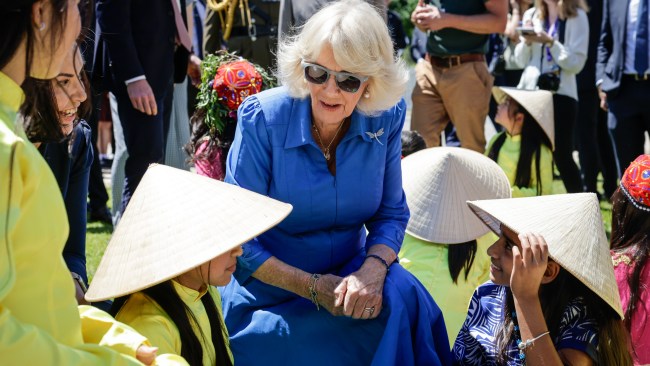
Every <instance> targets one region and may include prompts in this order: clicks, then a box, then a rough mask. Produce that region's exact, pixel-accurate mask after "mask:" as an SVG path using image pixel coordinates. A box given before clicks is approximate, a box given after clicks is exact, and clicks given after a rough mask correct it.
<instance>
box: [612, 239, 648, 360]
mask: <svg viewBox="0 0 650 366" xmlns="http://www.w3.org/2000/svg"><path fill="white" fill-rule="evenodd" d="M631 253H632V251H631V250H626V251H624V252H621V253H616V252H614V251H612V260H613V261H614V273H615V275H616V282H617V283H618V292H619V295H620V296H621V305H622V306H623V311H625V309H627V305H628V304H629V302H630V286H629V284H628V282H627V280H628V278H629V277H630V276H632V273H633V270H634V262H633V260H632V258H633V256H632V254H631ZM648 286H650V264H646V265H645V267H644V268H643V270H642V271H641V277H640V280H639V291H640V300H639V303H638V305H637V309H636V310H635V312H634V314H633V315H632V323H631V328H632V329H631V330H632V332H631V333H632V334H631V336H632V346H633V350H634V352H633V353H632V357H633V358H634V364H635V365H647V364H650V290H648V288H647V287H648Z"/></svg>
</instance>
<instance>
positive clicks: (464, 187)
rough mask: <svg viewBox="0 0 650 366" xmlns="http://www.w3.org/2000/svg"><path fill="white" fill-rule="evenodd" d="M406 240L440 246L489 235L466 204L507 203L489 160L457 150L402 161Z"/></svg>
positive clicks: (505, 188)
mask: <svg viewBox="0 0 650 366" xmlns="http://www.w3.org/2000/svg"><path fill="white" fill-rule="evenodd" d="M402 180H403V186H404V193H405V194H406V202H407V203H408V206H409V209H410V211H411V218H410V220H409V222H408V225H407V227H406V232H407V233H409V234H410V235H412V236H414V237H416V238H419V239H422V240H426V241H429V242H433V243H439V244H458V243H464V242H467V241H470V240H474V239H476V238H478V237H480V236H482V235H485V234H486V233H487V232H489V231H490V229H488V228H487V227H485V225H483V223H482V222H481V220H479V219H478V218H477V217H476V215H474V214H473V213H472V211H471V210H470V209H469V207H467V204H466V203H465V202H466V201H471V200H481V199H497V198H510V192H511V189H510V183H509V182H508V177H507V176H506V174H505V173H504V172H503V169H501V167H499V166H498V165H497V163H495V162H494V161H492V159H490V158H488V157H486V156H484V155H482V154H479V153H477V152H475V151H472V150H468V149H463V148H460V147H434V148H430V149H424V150H420V151H418V152H416V153H414V154H411V155H409V156H407V157H406V158H404V159H403V160H402Z"/></svg>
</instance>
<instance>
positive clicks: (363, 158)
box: [221, 88, 451, 366]
mask: <svg viewBox="0 0 650 366" xmlns="http://www.w3.org/2000/svg"><path fill="white" fill-rule="evenodd" d="M405 113H406V105H405V103H404V101H401V102H400V103H398V104H397V105H396V106H394V107H393V108H391V109H389V110H388V111H385V112H383V113H381V114H380V115H378V116H374V117H369V116H366V115H363V114H361V113H359V112H358V111H355V112H353V113H352V116H351V122H350V128H349V130H348V131H347V133H346V135H345V136H344V137H343V139H342V140H341V142H340V143H339V145H338V147H337V149H336V175H335V176H333V175H332V174H331V173H330V171H329V170H328V168H327V164H326V160H325V158H324V157H323V153H322V152H321V150H320V148H319V147H318V145H317V144H316V142H315V141H314V139H313V137H312V133H311V128H312V127H311V126H312V122H311V102H310V99H309V98H305V99H295V98H292V97H290V96H289V95H288V94H287V91H286V89H284V88H276V89H271V90H267V91H264V92H262V93H260V94H256V95H253V96H251V97H249V98H248V99H246V101H245V102H244V103H243V104H242V105H241V106H240V108H239V112H238V125H237V132H236V134H235V140H234V142H233V144H232V147H231V150H230V153H229V155H228V162H227V168H226V170H227V172H226V182H229V183H232V184H236V185H239V186H241V187H243V188H247V189H249V190H252V191H255V192H258V193H261V194H264V195H268V196H270V197H272V198H275V199H278V200H280V201H284V202H288V203H290V204H292V205H293V211H292V212H291V214H290V215H289V216H288V217H287V218H286V219H285V220H284V221H283V222H282V223H280V224H279V225H278V226H276V227H275V228H273V229H271V230H269V231H267V232H266V233H264V234H262V235H260V236H258V237H257V238H255V239H253V240H251V241H249V242H248V243H246V244H244V246H243V249H244V253H243V255H242V256H241V257H240V258H239V260H238V263H237V271H236V272H235V275H234V278H233V280H232V281H231V282H230V284H228V285H227V286H225V287H224V288H222V289H221V294H222V298H223V312H224V318H225V323H226V326H227V328H228V332H229V333H230V347H231V350H232V352H233V356H234V359H235V363H236V365H238V366H241V365H260V364H265V365H307V364H308V365H407V366H408V365H448V364H450V362H451V354H450V351H449V344H448V340H447V334H446V331H445V325H444V320H443V318H442V314H441V313H440V309H439V308H438V306H437V305H436V304H435V302H434V301H433V299H432V298H431V296H430V295H429V294H428V292H427V291H426V290H425V289H424V287H423V286H422V285H421V284H420V283H419V282H418V281H417V280H416V279H415V277H413V276H412V275H411V274H409V273H408V272H407V271H406V270H404V269H403V268H402V267H401V266H400V265H399V264H396V263H394V264H392V265H391V269H390V271H389V273H388V275H387V277H386V281H385V285H384V292H383V295H384V299H383V310H382V312H381V314H380V316H379V317H377V318H376V319H374V320H355V319H352V318H348V317H345V316H340V317H335V316H332V315H331V314H330V313H329V312H327V310H325V309H321V310H320V311H317V310H316V307H315V305H314V304H312V303H311V301H310V300H308V299H305V298H302V297H300V296H298V295H296V294H294V293H290V292H287V291H285V290H282V289H280V288H277V287H274V286H271V285H268V284H265V283H263V282H261V281H259V280H257V279H255V278H253V277H252V276H251V274H252V273H253V272H254V271H255V270H257V268H258V267H259V266H260V265H261V264H262V263H263V262H264V261H266V260H267V259H268V258H269V257H271V256H275V257H276V258H278V259H279V260H281V261H283V262H285V263H287V264H289V265H291V266H295V267H297V268H300V269H302V270H304V271H307V272H310V273H332V274H336V275H339V276H346V275H348V274H350V273H352V272H354V271H356V270H358V269H359V267H360V266H361V264H362V263H363V260H364V257H365V254H366V252H367V250H368V248H369V247H371V246H372V245H375V244H386V245H388V246H389V247H391V248H393V250H395V252H396V253H398V252H399V249H400V246H401V243H402V239H403V237H404V230H405V227H406V223H407V221H408V218H409V211H408V207H407V206H406V200H405V196H404V192H403V191H402V174H401V162H400V158H401V141H400V133H401V130H402V126H403V124H404V116H405ZM241 222H242V223H243V224H245V222H246V218H241ZM366 229H367V230H368V234H367V235H366Z"/></svg>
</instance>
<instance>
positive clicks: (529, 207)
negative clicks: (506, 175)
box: [467, 193, 623, 319]
mask: <svg viewBox="0 0 650 366" xmlns="http://www.w3.org/2000/svg"><path fill="white" fill-rule="evenodd" d="M467 203H468V205H469V207H470V208H471V209H472V211H474V213H475V214H476V215H477V216H478V217H479V218H480V219H481V220H482V221H483V222H484V223H485V224H486V225H487V226H488V227H489V228H490V229H491V230H492V231H493V232H494V233H495V234H497V235H501V225H504V226H506V227H508V228H509V229H510V230H512V231H514V232H515V233H517V234H519V233H525V232H534V233H538V234H540V235H542V236H543V237H544V239H545V240H546V243H547V244H548V250H549V256H550V257H551V258H552V259H553V260H554V261H555V262H557V263H558V264H560V266H562V268H564V269H565V270H567V271H568V272H569V273H571V274H572V275H573V276H575V277H576V278H577V279H578V280H579V281H580V282H582V283H583V284H585V285H586V286H587V287H588V288H589V289H590V290H591V291H593V292H594V293H596V294H597V295H598V296H599V297H600V298H601V299H603V300H604V301H605V303H607V304H608V305H609V306H610V307H611V308H612V309H613V310H614V311H615V312H616V313H617V314H619V316H620V317H621V319H622V318H623V310H622V307H621V300H620V297H619V293H618V286H617V284H616V277H615V275H614V266H613V264H612V258H611V256H610V252H609V243H608V241H607V237H606V236H605V229H604V225H603V222H602V218H601V214H600V206H599V203H598V199H597V198H596V195H595V194H593V193H575V194H561V195H551V196H540V197H527V198H512V199H505V200H487V201H472V202H467Z"/></svg>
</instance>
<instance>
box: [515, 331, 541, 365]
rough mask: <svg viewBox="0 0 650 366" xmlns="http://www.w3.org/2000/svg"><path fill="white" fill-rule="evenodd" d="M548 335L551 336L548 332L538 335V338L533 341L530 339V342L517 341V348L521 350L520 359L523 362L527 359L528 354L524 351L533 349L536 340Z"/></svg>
mask: <svg viewBox="0 0 650 366" xmlns="http://www.w3.org/2000/svg"><path fill="white" fill-rule="evenodd" d="M547 334H549V332H548V331H546V332H544V333H542V334H540V335H538V336H537V337H535V338H533V339H528V340H525V341H522V340H520V339H518V340H517V348H519V359H521V360H523V359H525V358H526V354H525V353H524V351H525V350H526V348H528V347H531V346H532V345H533V343H535V341H536V340H538V339H540V338H542V337H543V336H545V335H547Z"/></svg>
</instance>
